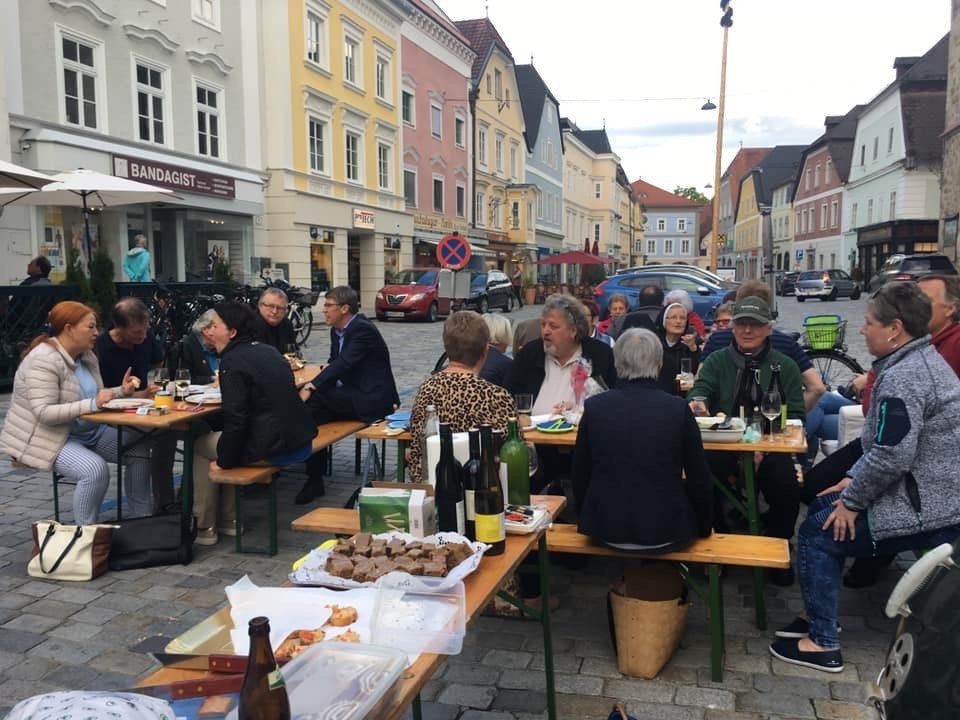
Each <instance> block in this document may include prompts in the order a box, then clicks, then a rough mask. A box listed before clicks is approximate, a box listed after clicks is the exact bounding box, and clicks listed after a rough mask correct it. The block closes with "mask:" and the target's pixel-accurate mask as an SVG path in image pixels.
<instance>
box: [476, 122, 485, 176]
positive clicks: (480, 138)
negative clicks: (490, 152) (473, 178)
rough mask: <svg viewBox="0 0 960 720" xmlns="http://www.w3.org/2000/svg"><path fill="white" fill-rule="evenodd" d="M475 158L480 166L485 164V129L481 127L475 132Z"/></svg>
mask: <svg viewBox="0 0 960 720" xmlns="http://www.w3.org/2000/svg"><path fill="white" fill-rule="evenodd" d="M477 160H478V161H479V163H480V167H486V166H487V129H486V128H483V127H482V128H480V130H479V131H478V132H477Z"/></svg>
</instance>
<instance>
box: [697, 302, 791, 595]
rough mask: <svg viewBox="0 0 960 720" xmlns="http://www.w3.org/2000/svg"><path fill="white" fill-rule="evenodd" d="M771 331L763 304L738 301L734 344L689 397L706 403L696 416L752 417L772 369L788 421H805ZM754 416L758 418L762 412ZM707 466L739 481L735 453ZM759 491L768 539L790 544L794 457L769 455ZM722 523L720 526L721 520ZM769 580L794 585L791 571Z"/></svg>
mask: <svg viewBox="0 0 960 720" xmlns="http://www.w3.org/2000/svg"><path fill="white" fill-rule="evenodd" d="M772 329H773V328H772V324H771V316H770V306H769V305H768V304H767V302H766V301H765V300H763V299H762V298H759V297H757V296H755V295H751V296H749V297H745V298H742V299H740V300H739V301H738V302H737V304H736V305H735V306H734V309H733V342H732V343H731V344H730V345H729V346H727V347H726V348H724V349H723V350H720V351H717V352H715V353H712V354H711V355H710V356H709V357H708V358H707V359H706V361H705V362H704V363H703V365H701V366H700V374H699V375H698V377H697V381H696V383H695V384H694V386H693V389H692V390H691V391H690V392H689V394H688V397H691V398H692V397H705V398H706V405H707V407H706V408H701V407H692V409H693V411H694V413H697V412H700V413H703V412H704V410H706V411H707V412H709V414H711V415H715V414H717V413H718V412H724V413H726V414H727V415H730V416H739V415H740V408H741V406H743V408H744V414H745V415H746V416H750V415H752V414H753V410H754V409H753V407H752V406H753V403H752V402H751V401H750V400H749V397H745V395H746V393H747V392H748V391H749V387H750V382H753V378H756V379H757V380H758V381H759V383H760V387H761V389H763V390H766V389H767V388H768V387H769V385H770V377H771V375H772V369H771V368H772V367H773V366H774V365H779V366H780V379H781V382H782V383H783V391H784V393H785V394H786V396H787V417H788V418H798V419H800V420H803V419H804V417H805V413H804V406H803V385H802V383H801V380H800V369H799V368H798V367H797V365H796V363H794V362H793V360H791V359H790V358H789V357H787V356H786V355H784V354H783V353H781V352H778V351H776V350H774V349H773V348H771V347H770V333H771V332H772ZM751 375H752V376H753V378H751ZM747 381H749V382H747ZM756 417H757V419H759V417H760V416H759V410H758V411H757V413H756ZM707 462H708V464H709V465H710V469H711V471H712V472H713V473H714V475H715V476H716V477H717V478H719V479H721V480H725V479H727V478H730V477H734V478H736V477H738V476H739V467H738V462H739V461H738V459H737V456H736V455H735V454H733V453H724V452H708V453H707ZM757 487H758V488H759V489H760V492H762V493H763V497H764V498H765V499H766V501H767V505H769V506H770V510H769V512H768V513H767V514H766V517H765V518H764V525H765V526H766V531H767V534H768V535H770V536H772V537H782V538H786V539H788V540H789V539H790V538H791V537H793V531H794V527H795V526H796V524H797V512H798V510H799V507H800V487H799V485H798V484H797V479H796V473H795V472H794V468H793V459H792V457H791V456H790V455H786V454H783V453H770V454H768V455H765V456H764V457H763V459H762V460H761V461H760V463H759V464H758V465H757ZM719 524H722V517H721V518H720V521H719ZM718 529H722V528H718ZM771 580H772V581H773V582H774V583H776V584H778V585H790V584H792V583H793V570H792V569H790V570H777V571H773V572H771Z"/></svg>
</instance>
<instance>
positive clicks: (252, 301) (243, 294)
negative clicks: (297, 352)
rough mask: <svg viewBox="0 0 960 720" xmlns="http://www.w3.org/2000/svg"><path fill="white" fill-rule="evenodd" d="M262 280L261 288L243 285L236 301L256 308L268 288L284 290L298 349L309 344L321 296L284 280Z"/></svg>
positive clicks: (236, 293) (236, 294)
mask: <svg viewBox="0 0 960 720" xmlns="http://www.w3.org/2000/svg"><path fill="white" fill-rule="evenodd" d="M261 279H262V280H263V285H261V286H259V287H252V286H250V285H241V286H240V287H239V288H237V290H236V292H235V293H234V299H235V300H239V301H241V302H245V303H248V304H249V305H253V306H254V307H256V305H257V303H258V302H259V300H260V295H261V294H262V293H263V291H264V290H266V289H267V288H271V287H273V288H277V289H278V290H283V292H284V293H285V294H286V296H287V317H288V318H289V319H290V323H291V324H292V325H293V331H294V336H295V337H296V341H297V347H298V348H300V347H302V346H303V345H304V344H305V343H306V342H307V338H309V337H310V331H311V330H313V306H314V305H316V304H317V299H318V298H319V296H320V294H319V293H317V292H315V291H313V290H307V289H306V288H301V287H297V286H296V285H291V284H290V283H288V282H286V281H284V280H273V279H272V278H269V277H263V278H261Z"/></svg>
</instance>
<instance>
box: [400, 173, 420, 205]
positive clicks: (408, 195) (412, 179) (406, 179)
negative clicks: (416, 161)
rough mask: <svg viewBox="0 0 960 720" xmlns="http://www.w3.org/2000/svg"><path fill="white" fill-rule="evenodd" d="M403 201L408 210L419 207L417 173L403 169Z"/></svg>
mask: <svg viewBox="0 0 960 720" xmlns="http://www.w3.org/2000/svg"><path fill="white" fill-rule="evenodd" d="M403 201H404V203H405V204H406V206H407V207H408V208H415V207H416V206H417V171H416V170H411V169H408V168H404V169H403Z"/></svg>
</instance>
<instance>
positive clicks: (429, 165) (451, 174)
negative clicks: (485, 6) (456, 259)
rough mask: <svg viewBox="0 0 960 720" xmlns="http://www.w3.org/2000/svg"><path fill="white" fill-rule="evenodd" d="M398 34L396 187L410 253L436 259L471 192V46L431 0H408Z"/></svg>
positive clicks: (419, 262)
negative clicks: (399, 178) (408, 11)
mask: <svg viewBox="0 0 960 720" xmlns="http://www.w3.org/2000/svg"><path fill="white" fill-rule="evenodd" d="M412 4H413V5H414V8H415V10H414V13H413V16H412V17H411V18H410V22H407V23H404V26H403V30H402V34H403V37H402V38H401V70H400V72H401V119H402V123H403V155H402V158H403V160H402V162H403V189H404V200H405V203H406V207H407V212H409V213H411V214H412V215H413V232H414V242H413V255H414V257H413V261H414V265H416V266H417V267H427V266H434V265H436V259H435V250H436V243H437V242H438V241H439V240H440V239H441V238H443V237H444V236H446V235H449V234H451V233H452V232H454V231H457V232H459V233H460V234H461V235H464V236H466V234H467V226H468V221H469V217H470V203H471V197H472V194H473V192H472V187H471V181H470V178H471V172H470V162H469V157H470V155H469V153H470V143H471V138H472V131H471V127H470V113H469V104H468V100H467V98H468V96H469V95H468V93H469V83H470V67H471V65H472V63H473V58H474V53H473V51H472V50H471V49H470V47H469V45H468V44H467V41H466V39H465V38H464V37H463V36H462V35H461V34H460V33H459V31H458V30H457V29H456V26H455V25H454V24H453V23H452V22H451V21H450V20H449V18H447V17H446V16H445V15H443V14H442V12H439V11H438V9H437V8H436V6H434V5H433V4H432V3H430V4H428V3H427V2H424V1H423V0H412Z"/></svg>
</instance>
